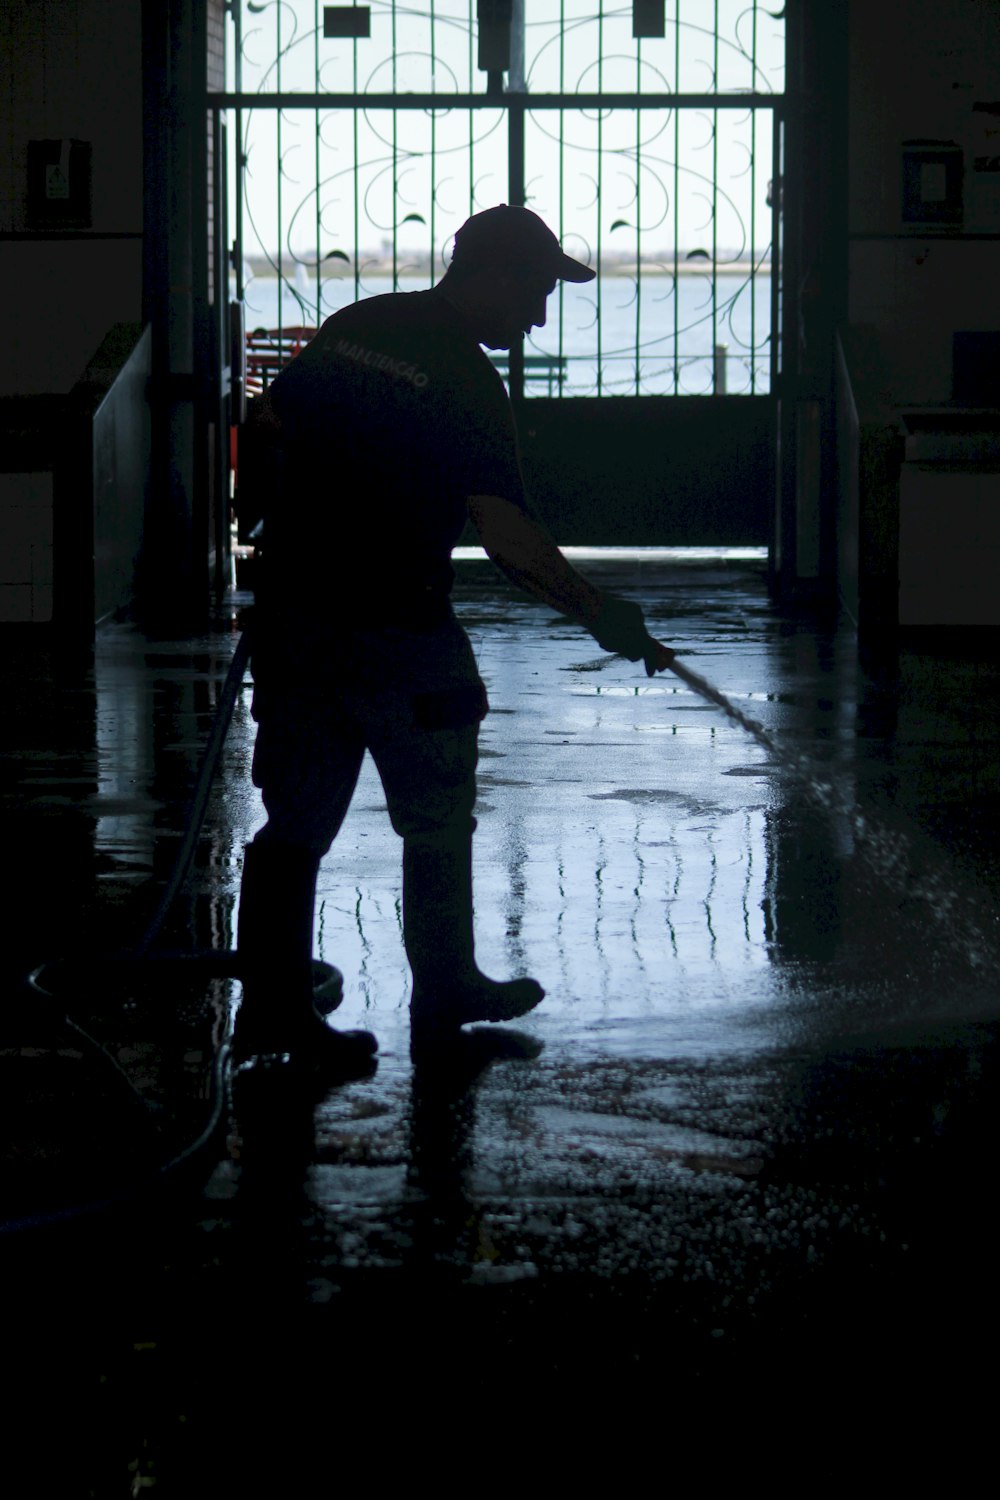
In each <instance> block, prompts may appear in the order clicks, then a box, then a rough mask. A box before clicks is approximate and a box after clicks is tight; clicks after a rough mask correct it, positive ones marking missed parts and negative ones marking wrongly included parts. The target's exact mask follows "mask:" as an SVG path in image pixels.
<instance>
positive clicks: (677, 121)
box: [674, 0, 681, 396]
mask: <svg viewBox="0 0 1000 1500" xmlns="http://www.w3.org/2000/svg"><path fill="white" fill-rule="evenodd" d="M674 89H675V91H676V92H677V93H678V94H679V93H680V91H681V0H677V12H676V22H675V27H674ZM680 162H681V112H680V110H679V109H678V107H677V105H676V104H675V105H674V395H675V396H676V395H677V394H678V391H679V390H680V379H681V367H680V298H681V282H680V247H679V245H678V239H679V237H680V223H681V216H680V181H681V166H680Z"/></svg>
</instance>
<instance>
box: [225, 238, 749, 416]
mask: <svg viewBox="0 0 1000 1500" xmlns="http://www.w3.org/2000/svg"><path fill="white" fill-rule="evenodd" d="M713 282H714V285H713ZM279 285H280V323H281V326H282V327H284V328H290V327H300V326H306V327H315V326H316V325H317V324H318V323H320V322H322V321H323V320H324V319H325V318H328V317H329V316H330V315H331V313H334V312H336V311H337V310H338V309H339V308H341V307H343V306H345V305H347V304H348V303H350V302H353V301H354V300H355V282H354V278H353V277H352V276H349V275H348V276H344V277H333V276H325V275H324V277H323V281H322V304H321V306H320V307H319V309H317V289H316V279H315V277H313V276H310V275H309V274H308V272H307V271H306V270H305V268H304V267H303V266H301V265H298V266H296V268H295V273H294V274H290V275H288V276H285V277H282V279H281V281H280V283H279V280H278V277H277V276H276V275H273V274H271V275H262V274H259V273H257V274H255V273H254V272H253V271H251V270H250V268H249V267H247V268H245V271H244V288H245V302H246V327H247V330H248V331H251V330H253V329H255V328H267V329H274V328H277V327H278V324H279ZM429 285H430V280H429V277H428V276H427V275H407V274H401V275H400V277H399V290H400V291H401V292H412V291H418V290H422V289H424V288H426V287H427V286H429ZM391 289H392V278H391V275H386V274H380V273H379V272H375V273H371V272H366V273H365V275H364V276H363V278H362V281H361V295H362V297H365V296H378V295H380V294H382V293H384V292H388V291H390V290H391ZM231 290H232V295H234V296H235V278H234V280H233V285H232V289H231ZM713 295H714V305H713ZM560 304H561V305H560ZM598 309H599V310H600V315H599V317H598ZM770 327H771V276H770V274H769V268H768V270H767V271H758V272H757V273H756V275H751V268H750V267H749V266H741V267H739V268H726V269H725V270H721V269H720V271H719V272H718V274H717V275H716V276H715V277H714V278H713V277H712V275H711V272H710V271H707V272H706V271H704V270H701V269H698V270H687V271H686V272H684V273H682V274H680V275H678V276H676V277H675V276H673V275H671V274H669V273H664V272H663V271H659V272H656V271H648V272H647V271H645V270H644V273H643V276H642V278H641V282H640V284H639V285H638V287H637V284H636V280H635V277H634V276H630V275H628V274H622V273H621V272H620V271H619V272H618V273H617V274H614V275H605V276H600V277H598V278H597V280H596V281H593V282H590V283H587V284H585V285H575V284H573V283H570V282H564V283H561V296H560V292H556V293H553V295H552V296H551V297H550V298H549V301H548V318H547V321H546V325H545V327H544V328H542V329H536V330H535V332H534V334H533V335H532V337H531V338H530V339H526V340H525V345H524V353H525V367H526V383H525V394H526V395H529V396H530V395H541V396H545V395H555V394H558V392H559V389H560V385H561V389H562V394H563V395H572V396H592V395H596V394H602V395H621V396H635V395H712V394H723V393H728V394H730V395H740V394H755V395H767V394H768V392H769V391H770V350H771V344H770ZM598 333H599V335H600V337H599V340H598ZM560 361H562V363H560ZM494 362H495V363H496V364H497V366H498V368H500V370H501V373H504V372H505V370H506V358H505V356H503V355H501V354H499V353H498V354H497V355H496V356H494Z"/></svg>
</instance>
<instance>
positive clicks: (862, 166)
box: [847, 0, 1000, 404]
mask: <svg viewBox="0 0 1000 1500" xmlns="http://www.w3.org/2000/svg"><path fill="white" fill-rule="evenodd" d="M998 101H1000V5H998V4H997V3H996V0H948V3H946V4H932V3H930V0H899V3H898V4H894V5H891V6H889V5H871V4H865V3H862V0H852V4H851V7H850V70H849V83H848V106H849V107H848V120H849V126H848V150H847V159H848V185H849V192H848V212H849V219H848V241H849V260H850V282H849V294H850V302H849V311H848V316H849V320H850V322H851V323H854V324H869V325H871V326H872V327H873V328H874V329H875V331H876V335H877V340H878V344H879V351H880V356H881V359H882V361H883V364H884V370H885V376H886V380H887V382H888V387H889V390H890V393H891V394H892V396H893V397H894V398H895V399H896V400H897V401H898V402H899V403H900V404H920V403H927V404H937V403H940V402H941V401H946V400H949V399H950V398H951V394H952V367H951V365H952V361H951V354H952V351H951V338H952V334H953V333H954V332H955V331H956V330H959V329H970V330H972V329H998V328H1000V276H998V275H997V250H998V241H1000V174H983V173H978V172H976V171H975V169H974V164H975V159H976V157H977V155H979V154H982V153H986V152H987V151H990V152H991V153H992V155H994V156H996V155H1000V119H998V118H997V117H995V116H994V117H992V129H993V135H992V142H993V144H992V147H990V145H989V139H990V138H989V136H988V135H987V132H988V131H989V129H990V128H991V117H990V116H989V115H988V114H986V113H985V112H984V111H982V110H977V109H976V108H975V106H976V104H983V103H993V104H994V105H995V106H996V105H997V103H998ZM913 138H918V139H926V138H932V139H940V140H947V141H954V142H955V143H956V144H957V145H959V146H960V147H961V148H962V150H963V156H964V168H965V171H964V192H963V197H964V212H963V218H962V221H961V223H958V224H955V225H951V226H946V225H942V226H934V227H930V228H927V229H925V230H923V231H921V229H920V228H919V227H918V226H913V225H910V224H906V223H904V222H903V218H902V177H903V173H902V143H903V141H905V140H910V139H913Z"/></svg>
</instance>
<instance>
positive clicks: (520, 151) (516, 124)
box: [506, 94, 524, 401]
mask: <svg viewBox="0 0 1000 1500" xmlns="http://www.w3.org/2000/svg"><path fill="white" fill-rule="evenodd" d="M506 104H507V202H508V203H510V204H511V205H517V206H518V207H522V206H523V204H524V95H523V94H522V95H520V96H515V95H508V96H507V101H506ZM507 369H508V372H509V373H508V376H507V379H508V390H509V392H510V399H511V400H512V401H518V400H520V398H521V397H522V396H523V395H524V341H523V340H522V339H515V340H514V342H513V343H512V344H511V346H510V352H509V357H508V361H507Z"/></svg>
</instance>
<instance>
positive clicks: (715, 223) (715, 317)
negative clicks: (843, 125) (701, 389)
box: [712, 0, 719, 396]
mask: <svg viewBox="0 0 1000 1500" xmlns="http://www.w3.org/2000/svg"><path fill="white" fill-rule="evenodd" d="M713 17H714V28H713V36H712V91H713V93H716V94H717V93H718V91H719V0H715V6H714V11H713ZM718 343H719V111H718V108H716V109H714V110H713V111H712V395H713V396H714V395H716V394H717V393H718V387H719V377H718V373H717V371H718V365H717V362H716V357H715V351H716V349H717V347H718Z"/></svg>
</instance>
